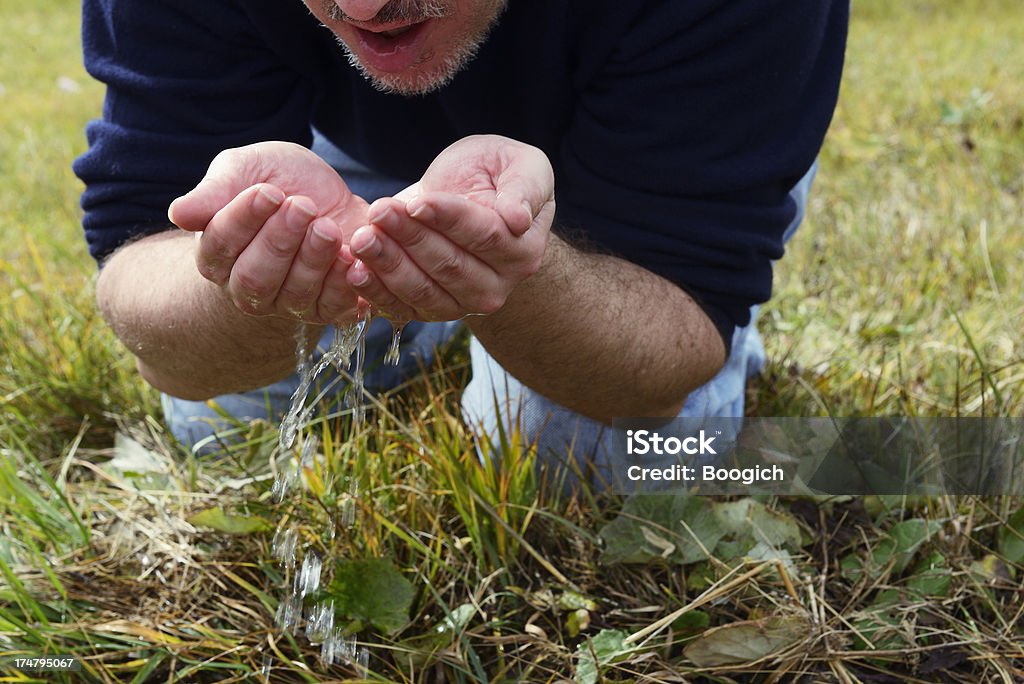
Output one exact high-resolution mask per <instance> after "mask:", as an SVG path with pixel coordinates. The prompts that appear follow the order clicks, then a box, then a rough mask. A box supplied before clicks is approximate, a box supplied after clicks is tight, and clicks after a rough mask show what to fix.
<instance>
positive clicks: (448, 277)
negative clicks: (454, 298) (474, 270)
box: [433, 254, 466, 283]
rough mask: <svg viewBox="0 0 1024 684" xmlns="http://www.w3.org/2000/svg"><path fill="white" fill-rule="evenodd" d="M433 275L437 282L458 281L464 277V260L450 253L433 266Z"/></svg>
mask: <svg viewBox="0 0 1024 684" xmlns="http://www.w3.org/2000/svg"><path fill="white" fill-rule="evenodd" d="M433 275H434V277H435V278H437V280H438V282H442V283H456V282H460V281H462V280H464V279H465V277H466V264H465V261H464V260H463V259H462V258H461V257H460V256H459V255H458V254H450V255H448V256H446V257H445V258H443V259H442V260H441V261H439V262H438V263H437V264H436V265H435V266H434V269H433Z"/></svg>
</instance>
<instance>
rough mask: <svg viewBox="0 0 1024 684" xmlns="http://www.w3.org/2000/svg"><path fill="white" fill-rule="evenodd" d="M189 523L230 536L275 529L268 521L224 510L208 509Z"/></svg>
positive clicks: (190, 519) (199, 513) (191, 518)
mask: <svg viewBox="0 0 1024 684" xmlns="http://www.w3.org/2000/svg"><path fill="white" fill-rule="evenodd" d="M188 521H189V522H190V523H192V524H193V525H198V526H200V527H209V528H211V529H214V530H217V531H218V532H227V533H228V534H252V533H253V532H266V531H268V530H271V529H273V525H271V524H270V522H269V521H268V520H264V519H263V518H261V517H259V516H256V515H234V514H231V513H228V512H226V511H225V510H224V509H223V508H207V509H206V510H205V511H199V512H198V513H196V514H195V515H193V516H191V517H190V518H189V519H188Z"/></svg>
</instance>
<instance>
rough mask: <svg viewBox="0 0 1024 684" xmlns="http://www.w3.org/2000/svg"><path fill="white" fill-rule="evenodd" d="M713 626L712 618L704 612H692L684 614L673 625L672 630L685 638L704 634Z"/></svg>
mask: <svg viewBox="0 0 1024 684" xmlns="http://www.w3.org/2000/svg"><path fill="white" fill-rule="evenodd" d="M710 624H711V616H710V615H708V614H707V613H705V612H704V611H703V610H691V611H690V612H688V613H683V614H682V615H680V616H679V617H678V618H676V620H675V621H674V622H673V623H672V629H674V630H675V631H676V632H679V633H680V634H681V635H683V636H685V635H687V634H695V633H698V632H702V631H704V630H705V629H707V628H708V625H710Z"/></svg>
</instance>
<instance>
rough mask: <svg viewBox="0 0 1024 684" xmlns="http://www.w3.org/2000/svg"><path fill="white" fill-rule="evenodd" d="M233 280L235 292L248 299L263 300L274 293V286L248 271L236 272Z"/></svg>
mask: <svg viewBox="0 0 1024 684" xmlns="http://www.w3.org/2000/svg"><path fill="white" fill-rule="evenodd" d="M233 280H234V290H235V292H236V293H237V294H238V295H240V296H241V297H243V298H245V299H247V300H258V301H263V300H266V299H267V298H269V297H270V296H271V295H273V294H274V288H273V286H271V285H270V284H269V283H267V282H265V281H263V280H261V279H260V278H259V276H257V275H256V274H253V273H249V272H248V271H240V272H238V273H235V274H234V278H233Z"/></svg>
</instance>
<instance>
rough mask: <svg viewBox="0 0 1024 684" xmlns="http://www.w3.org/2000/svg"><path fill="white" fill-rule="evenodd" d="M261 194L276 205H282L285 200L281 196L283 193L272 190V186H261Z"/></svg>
mask: <svg viewBox="0 0 1024 684" xmlns="http://www.w3.org/2000/svg"><path fill="white" fill-rule="evenodd" d="M259 194H260V197H262V198H263V199H264V200H265V201H267V202H269V203H270V204H271V205H272V206H275V207H277V206H280V204H281V203H282V202H284V197H282V196H281V193H278V192H271V190H270V188H268V187H267V186H265V185H261V186H260V189H259Z"/></svg>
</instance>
